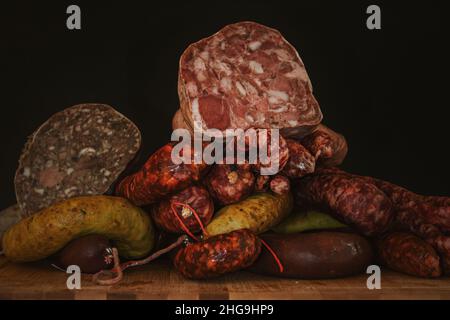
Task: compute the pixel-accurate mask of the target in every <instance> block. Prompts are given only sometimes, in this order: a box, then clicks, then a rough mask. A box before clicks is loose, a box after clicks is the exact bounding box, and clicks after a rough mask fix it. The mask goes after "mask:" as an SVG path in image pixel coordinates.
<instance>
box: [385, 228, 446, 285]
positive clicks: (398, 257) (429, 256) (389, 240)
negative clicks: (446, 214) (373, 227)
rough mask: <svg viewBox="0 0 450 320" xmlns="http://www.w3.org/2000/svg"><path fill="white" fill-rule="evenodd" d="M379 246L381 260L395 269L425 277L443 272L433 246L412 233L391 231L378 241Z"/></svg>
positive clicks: (436, 275) (433, 276)
mask: <svg viewBox="0 0 450 320" xmlns="http://www.w3.org/2000/svg"><path fill="white" fill-rule="evenodd" d="M377 247H378V255H379V258H380V260H381V262H382V263H383V264H385V265H386V266H387V267H389V268H391V269H393V270H395V271H398V272H402V273H406V274H409V275H413V276H416V277H424V278H435V277H439V276H440V275H441V273H442V270H441V267H440V259H439V256H438V255H437V253H436V251H435V250H434V249H433V247H432V246H431V245H429V244H428V243H426V242H425V241H423V240H422V239H420V238H419V237H417V236H415V235H413V234H411V233H404V232H394V233H390V234H388V235H387V236H385V237H384V238H382V239H381V240H379V241H378V243H377Z"/></svg>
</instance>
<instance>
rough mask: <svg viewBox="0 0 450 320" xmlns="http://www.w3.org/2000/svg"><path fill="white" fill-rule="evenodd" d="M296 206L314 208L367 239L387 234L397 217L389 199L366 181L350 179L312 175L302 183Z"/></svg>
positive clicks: (333, 174)
mask: <svg viewBox="0 0 450 320" xmlns="http://www.w3.org/2000/svg"><path fill="white" fill-rule="evenodd" d="M295 195H296V202H297V204H298V205H299V206H300V207H308V206H309V205H313V206H316V207H319V208H320V209H323V210H326V211H328V212H329V213H330V214H332V215H333V216H334V217H335V218H336V219H338V220H340V221H342V222H343V223H345V224H348V225H350V226H353V227H355V228H356V229H357V230H359V231H360V232H362V233H363V234H365V235H367V236H372V235H376V234H380V233H382V232H383V231H385V230H386V229H387V228H388V226H389V224H390V223H391V221H392V218H393V216H394V212H393V207H392V203H391V201H390V199H389V198H388V197H387V196H386V194H384V193H383V192H382V191H381V190H379V189H378V188H377V187H375V186H374V185H373V184H371V183H368V182H367V181H365V180H363V179H359V178H355V177H350V176H347V175H342V174H337V173H329V174H313V175H310V176H307V177H304V178H302V179H300V180H299V183H298V184H297V188H296V192H295Z"/></svg>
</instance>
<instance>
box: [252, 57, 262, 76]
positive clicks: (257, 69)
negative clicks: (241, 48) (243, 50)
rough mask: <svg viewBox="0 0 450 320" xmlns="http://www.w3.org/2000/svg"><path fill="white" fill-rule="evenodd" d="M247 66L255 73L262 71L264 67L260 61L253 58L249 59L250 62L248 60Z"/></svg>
mask: <svg viewBox="0 0 450 320" xmlns="http://www.w3.org/2000/svg"><path fill="white" fill-rule="evenodd" d="M248 66H249V67H250V70H252V71H253V72H254V73H256V74H262V73H264V69H263V67H262V66H261V64H260V63H258V62H256V61H254V60H251V61H250V62H249V64H248Z"/></svg>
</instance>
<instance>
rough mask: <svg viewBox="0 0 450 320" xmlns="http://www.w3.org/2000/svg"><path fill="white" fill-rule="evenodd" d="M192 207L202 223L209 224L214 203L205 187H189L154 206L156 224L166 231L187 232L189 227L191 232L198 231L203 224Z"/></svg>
mask: <svg viewBox="0 0 450 320" xmlns="http://www.w3.org/2000/svg"><path fill="white" fill-rule="evenodd" d="M192 209H193V210H194V211H195V214H197V216H198V217H199V218H200V220H201V223H202V225H207V224H208V223H209V222H210V221H211V218H212V215H213V213H214V204H213V201H212V199H211V197H210V196H209V193H208V191H207V190H206V189H205V188H203V187H199V186H190V187H187V188H186V189H184V190H182V191H181V192H178V193H176V194H174V195H172V196H171V197H170V198H168V199H165V200H162V201H161V202H160V203H159V204H157V205H155V206H153V208H152V211H151V215H152V218H153V221H154V222H155V224H156V226H157V227H159V228H160V229H162V230H164V231H167V232H172V233H185V232H186V230H185V228H187V229H188V230H189V231H190V232H192V233H196V232H198V231H200V230H201V225H200V223H199V222H198V221H197V219H196V217H195V214H194V213H193V212H192ZM173 210H175V212H174V211H173ZM175 214H176V215H177V216H175ZM180 220H181V221H182V222H183V225H182V224H181V223H180Z"/></svg>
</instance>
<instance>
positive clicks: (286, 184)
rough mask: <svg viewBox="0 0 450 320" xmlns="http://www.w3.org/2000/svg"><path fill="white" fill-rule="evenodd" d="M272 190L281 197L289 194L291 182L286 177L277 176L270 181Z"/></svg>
mask: <svg viewBox="0 0 450 320" xmlns="http://www.w3.org/2000/svg"><path fill="white" fill-rule="evenodd" d="M270 190H272V192H273V193H276V194H279V195H283V194H288V193H289V192H290V191H291V182H290V181H289V179H288V178H286V177H285V176H282V175H281V174H277V175H276V176H275V177H273V178H272V180H270Z"/></svg>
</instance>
